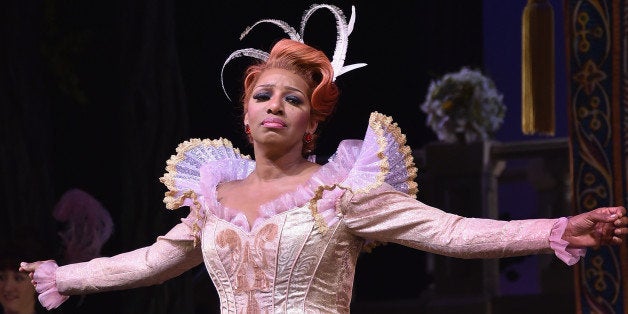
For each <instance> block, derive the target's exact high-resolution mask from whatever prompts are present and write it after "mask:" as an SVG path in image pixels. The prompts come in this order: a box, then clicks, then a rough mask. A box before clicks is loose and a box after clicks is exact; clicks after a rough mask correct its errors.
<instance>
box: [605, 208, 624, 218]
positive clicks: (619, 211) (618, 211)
mask: <svg viewBox="0 0 628 314" xmlns="http://www.w3.org/2000/svg"><path fill="white" fill-rule="evenodd" d="M607 209H608V212H609V213H611V214H616V215H617V216H618V217H623V216H625V215H626V209H625V208H624V207H623V206H616V207H608V208H607Z"/></svg>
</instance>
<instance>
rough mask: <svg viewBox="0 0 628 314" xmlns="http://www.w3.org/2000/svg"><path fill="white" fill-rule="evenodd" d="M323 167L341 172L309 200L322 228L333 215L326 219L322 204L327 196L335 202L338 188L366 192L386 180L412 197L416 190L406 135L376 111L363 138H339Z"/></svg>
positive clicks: (326, 203)
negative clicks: (340, 176) (338, 142)
mask: <svg viewBox="0 0 628 314" xmlns="http://www.w3.org/2000/svg"><path fill="white" fill-rule="evenodd" d="M325 167H326V168H333V169H335V171H334V172H339V173H342V172H345V174H344V175H343V176H342V177H343V179H342V180H340V181H336V182H333V184H331V185H321V186H319V187H318V188H317V190H316V192H315V196H314V198H312V199H311V200H310V209H311V210H312V213H313V215H314V217H315V218H316V219H317V222H318V225H319V228H320V229H322V231H325V230H326V229H327V227H328V226H331V225H332V224H333V223H334V222H335V220H336V219H337V218H332V219H330V218H329V217H331V215H329V214H328V213H326V211H327V210H326V208H327V207H328V203H329V200H327V199H329V198H332V199H333V201H334V202H335V201H336V200H337V199H338V198H339V197H340V196H341V193H338V191H350V192H351V193H354V194H355V193H368V192H370V191H372V190H373V189H376V188H378V187H380V186H382V185H383V184H384V183H386V184H389V185H391V186H392V187H393V188H395V189H396V190H398V191H401V192H404V193H406V194H409V195H410V196H412V197H416V193H417V192H418V188H417V183H416V182H415V179H416V175H417V168H416V167H415V164H414V159H413V157H412V150H411V149H410V147H409V146H407V145H406V137H405V135H404V134H403V133H402V132H401V129H400V128H399V127H398V125H397V123H394V122H393V120H392V118H391V117H389V116H386V115H383V114H381V113H378V112H373V113H371V116H370V118H369V124H368V127H367V130H366V134H365V136H364V140H344V141H342V142H341V143H340V145H339V146H338V150H337V151H336V153H335V154H334V155H332V156H331V158H330V159H329V162H328V163H327V164H326V165H325ZM332 194H336V195H334V196H331V195H332ZM326 200H327V201H326Z"/></svg>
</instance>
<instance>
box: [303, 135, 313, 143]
mask: <svg viewBox="0 0 628 314" xmlns="http://www.w3.org/2000/svg"><path fill="white" fill-rule="evenodd" d="M303 141H304V142H305V144H309V143H310V142H312V133H309V132H305V134H304V135H303Z"/></svg>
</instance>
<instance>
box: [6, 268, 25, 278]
mask: <svg viewBox="0 0 628 314" xmlns="http://www.w3.org/2000/svg"><path fill="white" fill-rule="evenodd" d="M0 275H4V276H16V275H19V276H25V277H26V276H28V275H27V274H25V273H22V272H19V271H17V269H0Z"/></svg>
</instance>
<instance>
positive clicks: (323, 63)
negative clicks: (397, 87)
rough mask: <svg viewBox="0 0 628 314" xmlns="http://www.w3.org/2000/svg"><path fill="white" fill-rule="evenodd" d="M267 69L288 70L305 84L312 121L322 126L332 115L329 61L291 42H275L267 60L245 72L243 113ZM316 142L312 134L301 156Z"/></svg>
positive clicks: (334, 95)
mask: <svg viewBox="0 0 628 314" xmlns="http://www.w3.org/2000/svg"><path fill="white" fill-rule="evenodd" d="M268 69H284V70H289V71H292V72H295V73H297V74H298V75H299V76H301V77H302V78H303V79H304V80H305V82H306V83H307V85H308V86H309V87H310V90H308V91H307V93H308V95H307V96H308V97H309V98H310V104H311V109H310V119H311V120H312V121H314V122H319V123H320V122H323V121H325V120H326V119H327V117H329V116H330V115H331V114H332V113H333V112H334V108H335V107H336V103H337V102H338V96H339V91H338V87H337V86H336V84H335V83H334V82H333V77H334V70H333V68H332V66H331V62H330V61H329V58H327V56H326V55H325V53H323V52H322V51H320V50H318V49H315V48H313V47H310V46H308V45H306V44H304V43H301V42H298V41H294V40H291V39H282V40H280V41H278V42H277V43H276V44H275V45H274V46H273V49H272V50H271V51H270V56H269V57H268V60H266V61H265V62H262V63H258V64H254V65H251V66H249V67H248V68H247V69H246V71H245V73H244V93H243V94H242V98H241V102H242V104H243V106H244V112H246V110H247V100H248V99H250V97H251V94H252V93H253V88H254V87H255V84H256V83H257V80H258V79H259V77H260V74H261V73H263V72H264V71H265V70H268ZM316 138H317V135H316V134H312V141H311V142H309V143H303V152H304V155H306V154H308V153H309V152H311V151H312V150H313V149H314V147H315V146H316Z"/></svg>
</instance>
